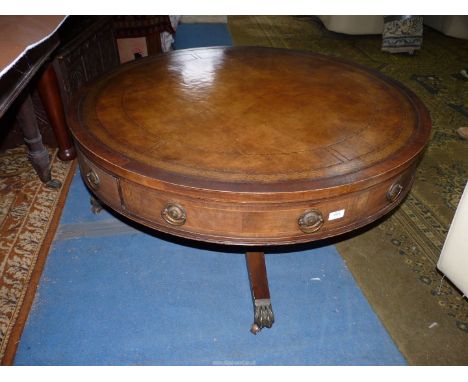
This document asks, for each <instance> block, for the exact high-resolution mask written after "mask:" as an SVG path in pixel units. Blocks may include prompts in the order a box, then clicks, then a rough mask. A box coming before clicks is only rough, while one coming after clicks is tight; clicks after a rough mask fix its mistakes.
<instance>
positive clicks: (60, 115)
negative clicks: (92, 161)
mask: <svg viewBox="0 0 468 382" xmlns="http://www.w3.org/2000/svg"><path fill="white" fill-rule="evenodd" d="M37 90H38V91H39V96H40V98H41V101H42V104H43V105H44V109H45V111H46V113H47V117H48V118H49V122H50V124H51V126H52V130H53V131H54V134H55V138H56V139H57V144H58V147H59V150H58V154H57V155H58V157H59V158H60V159H61V160H63V161H66V160H71V159H74V158H75V157H76V151H75V147H74V146H73V142H72V140H71V137H70V133H69V132H68V126H67V121H66V119H65V113H64V109H63V104H62V98H61V96H60V89H59V84H58V81H57V76H56V74H55V70H54V67H53V66H52V65H49V66H48V67H47V68H46V70H45V71H44V72H43V73H42V75H41V76H40V78H39V81H38V83H37Z"/></svg>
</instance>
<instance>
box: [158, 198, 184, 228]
mask: <svg viewBox="0 0 468 382" xmlns="http://www.w3.org/2000/svg"><path fill="white" fill-rule="evenodd" d="M161 216H162V218H163V219H164V220H165V221H166V222H168V223H169V224H171V225H184V224H185V221H186V220H187V214H186V213H185V210H184V208H183V207H182V206H179V205H178V204H175V203H167V204H166V207H164V209H163V210H162V211H161Z"/></svg>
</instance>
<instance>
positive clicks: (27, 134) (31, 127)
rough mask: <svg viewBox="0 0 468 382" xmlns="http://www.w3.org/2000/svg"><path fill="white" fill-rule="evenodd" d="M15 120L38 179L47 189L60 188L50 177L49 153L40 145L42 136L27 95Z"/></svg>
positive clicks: (59, 183) (57, 182)
mask: <svg viewBox="0 0 468 382" xmlns="http://www.w3.org/2000/svg"><path fill="white" fill-rule="evenodd" d="M16 119H17V120H18V124H19V126H20V127H21V130H22V131H23V135H24V141H25V142H26V145H27V146H28V150H29V152H28V158H29V160H30V161H31V164H32V166H33V167H34V169H35V170H36V172H37V175H38V176H39V179H41V181H42V182H44V183H45V184H46V185H47V186H48V187H51V188H60V187H61V185H62V183H61V182H60V181H58V180H54V179H52V177H51V172H50V158H49V152H48V151H47V150H46V148H45V147H44V144H43V143H42V136H41V133H40V132H39V127H38V125H37V120H36V115H35V113H34V106H33V103H32V100H31V96H30V95H29V94H28V95H27V97H26V98H25V99H24V100H23V101H22V104H21V106H20V108H19V111H18V114H17V116H16Z"/></svg>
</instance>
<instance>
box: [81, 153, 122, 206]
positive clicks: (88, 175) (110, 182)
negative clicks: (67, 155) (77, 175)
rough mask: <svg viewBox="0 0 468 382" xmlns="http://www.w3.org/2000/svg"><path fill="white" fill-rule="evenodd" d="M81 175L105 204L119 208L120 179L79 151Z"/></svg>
mask: <svg viewBox="0 0 468 382" xmlns="http://www.w3.org/2000/svg"><path fill="white" fill-rule="evenodd" d="M78 163H79V165H80V172H81V176H82V178H83V180H84V182H85V183H86V185H87V186H88V187H89V188H90V189H91V191H92V192H93V193H94V194H95V195H96V196H97V197H98V198H99V199H100V200H102V201H103V202H104V203H105V204H108V205H109V206H111V207H112V208H115V209H117V210H119V209H120V208H121V199H120V195H119V187H118V179H117V178H116V177H114V176H113V175H111V174H109V173H108V172H107V171H105V170H103V169H101V168H100V167H99V166H96V165H95V164H94V163H91V161H89V160H88V159H86V158H85V157H84V156H83V155H82V154H81V153H78Z"/></svg>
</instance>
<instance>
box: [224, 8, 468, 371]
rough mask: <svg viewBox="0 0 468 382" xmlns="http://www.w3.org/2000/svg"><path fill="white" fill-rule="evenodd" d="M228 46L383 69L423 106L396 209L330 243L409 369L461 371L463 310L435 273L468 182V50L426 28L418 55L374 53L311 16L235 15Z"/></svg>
mask: <svg viewBox="0 0 468 382" xmlns="http://www.w3.org/2000/svg"><path fill="white" fill-rule="evenodd" d="M228 23H229V28H230V32H231V35H232V38H233V41H234V45H263V46H272V47H279V48H287V49H297V50H310V51H314V52H318V53H322V54H327V55H332V56H338V57H342V58H345V59H348V60H352V61H355V62H357V63H360V64H363V65H366V66H368V67H372V68H374V69H377V70H380V71H381V72H382V73H384V74H386V75H388V76H390V77H393V78H395V79H397V80H398V81H400V82H402V83H403V84H405V85H406V86H408V87H409V88H410V89H411V90H413V91H414V92H415V93H416V94H417V95H418V96H419V97H420V98H421V100H422V101H423V102H424V103H425V104H426V106H427V107H428V109H429V111H430V114H431V118H432V122H433V130H432V137H431V140H430V143H429V146H428V148H427V151H426V153H425V156H424V158H423V160H422V162H421V164H420V166H419V168H418V171H417V176H416V181H415V184H414V186H413V188H412V190H411V192H410V194H409V196H408V198H407V199H406V200H405V201H404V203H403V204H402V205H401V207H400V208H398V209H397V210H396V211H395V212H394V213H392V214H391V215H390V216H387V217H386V218H384V219H382V220H381V221H379V222H377V224H374V225H373V226H372V227H370V228H366V229H364V230H361V231H360V232H358V233H356V234H354V235H348V236H347V237H345V238H340V239H339V240H337V242H336V245H337V248H338V250H339V251H340V254H341V255H342V257H343V258H344V259H345V261H346V262H347V265H348V267H349V268H350V270H351V272H352V273H353V275H354V277H355V279H356V281H357V282H358V283H359V285H360V287H361V288H362V290H363V292H364V294H365V295H366V297H367V298H368V300H369V302H370V303H371V305H372V306H373V308H374V309H375V311H376V312H377V314H378V315H379V317H380V319H381V320H382V321H383V323H384V325H385V326H386V328H387V330H388V331H389V333H390V334H391V336H392V337H393V339H394V341H395V342H396V343H397V344H398V346H399V347H400V350H401V351H402V352H403V354H404V355H405V357H406V358H407V360H408V362H409V363H410V364H465V365H466V364H468V353H467V352H466V349H468V302H467V300H466V298H464V297H463V296H462V294H461V293H460V292H459V291H458V290H457V289H456V288H455V287H453V286H452V285H451V284H450V282H449V281H447V279H445V280H442V275H441V274H440V273H439V272H438V271H437V269H436V263H437V260H438V258H439V255H440V252H441V249H442V246H443V244H444V241H445V237H446V234H447V231H448V228H449V226H450V223H451V221H452V218H453V215H454V213H455V210H456V207H457V205H458V202H459V200H460V197H461V194H462V191H463V188H464V186H465V183H466V181H467V178H468V141H463V140H462V139H461V138H459V137H458V135H457V133H456V129H457V128H458V127H460V126H468V79H467V78H465V77H463V76H462V75H461V74H460V71H461V70H462V69H464V68H467V67H468V41H467V40H461V39H455V38H450V37H447V36H444V35H443V34H441V33H438V32H437V31H435V30H432V29H430V28H425V29H424V39H423V45H422V49H421V51H418V52H417V53H415V55H413V56H410V55H405V54H389V53H386V52H382V51H381V45H382V37H381V36H351V35H344V34H339V33H334V32H330V31H328V30H326V29H325V28H324V27H323V25H322V23H321V22H320V20H319V19H318V18H316V17H313V16H301V17H293V16H261V17H257V16H236V17H229V19H228Z"/></svg>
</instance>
